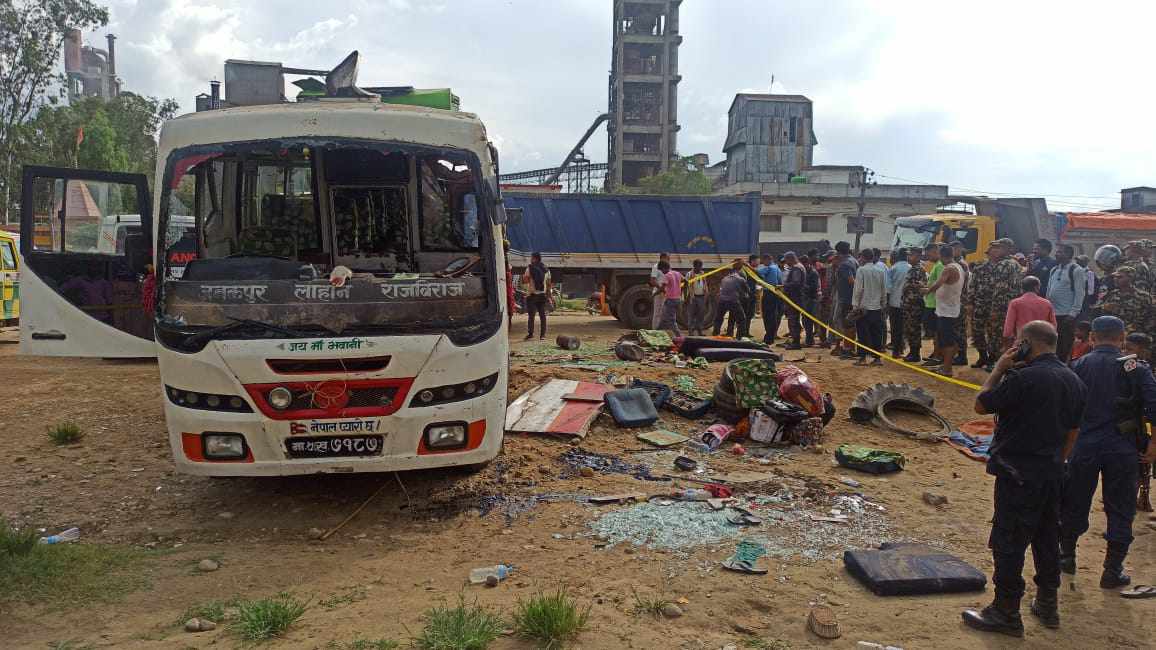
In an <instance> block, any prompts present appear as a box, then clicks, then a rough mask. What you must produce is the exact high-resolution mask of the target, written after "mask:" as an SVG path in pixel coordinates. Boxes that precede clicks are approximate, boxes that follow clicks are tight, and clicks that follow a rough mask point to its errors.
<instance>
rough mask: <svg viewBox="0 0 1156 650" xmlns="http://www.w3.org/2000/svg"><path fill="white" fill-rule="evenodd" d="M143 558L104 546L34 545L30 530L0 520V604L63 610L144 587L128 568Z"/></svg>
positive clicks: (127, 550) (132, 551) (140, 578)
mask: <svg viewBox="0 0 1156 650" xmlns="http://www.w3.org/2000/svg"><path fill="white" fill-rule="evenodd" d="M144 556H145V553H143V552H142V551H138V550H135V549H131V548H124V547H119V546H108V545H104V544H39V543H37V536H36V534H35V533H34V532H29V531H18V530H15V529H14V528H12V527H11V526H10V525H9V524H7V523H6V522H0V603H4V602H21V603H28V604H33V603H50V604H51V606H52V608H53V609H66V608H69V607H73V606H76V605H89V604H91V602H92V601H99V602H105V601H110V600H115V599H117V598H119V597H120V596H123V595H124V594H126V593H128V592H130V591H133V590H134V589H138V588H140V587H142V586H144V584H145V580H144V578H143V577H141V576H140V575H138V574H134V573H133V572H132V571H131V570H130V569H132V567H133V566H134V565H135V564H136V563H137V562H138V561H139V560H141V559H142V558H143V557H144Z"/></svg>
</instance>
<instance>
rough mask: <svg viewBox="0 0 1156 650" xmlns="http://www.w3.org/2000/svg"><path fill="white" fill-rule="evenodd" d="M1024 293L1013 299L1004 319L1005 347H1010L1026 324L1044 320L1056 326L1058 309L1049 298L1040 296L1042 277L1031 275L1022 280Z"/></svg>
mask: <svg viewBox="0 0 1156 650" xmlns="http://www.w3.org/2000/svg"><path fill="white" fill-rule="evenodd" d="M1020 289H1022V290H1023V295H1021V296H1020V297H1019V298H1016V299H1015V300H1013V301H1011V303H1010V304H1008V307H1007V317H1005V318H1004V321H1003V342H1004V347H1005V348H1010V347H1011V346H1012V345H1013V344H1014V343H1015V340H1016V338H1018V337H1019V335H1020V330H1022V329H1023V327H1024V325H1027V324H1028V323H1030V322H1032V321H1034V320H1042V321H1044V322H1046V323H1051V324H1052V327H1055V326H1056V310H1055V309H1053V308H1052V303H1051V301H1049V300H1048V299H1047V298H1044V297H1042V296H1040V279H1039V278H1037V277H1036V276H1034V275H1029V276H1027V277H1025V278H1024V279H1023V280H1022V281H1020Z"/></svg>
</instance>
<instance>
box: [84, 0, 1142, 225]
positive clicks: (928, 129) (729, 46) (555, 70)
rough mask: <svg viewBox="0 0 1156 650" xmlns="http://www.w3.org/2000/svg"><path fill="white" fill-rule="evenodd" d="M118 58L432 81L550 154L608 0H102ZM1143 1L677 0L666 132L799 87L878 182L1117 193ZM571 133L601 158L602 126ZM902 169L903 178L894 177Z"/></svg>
mask: <svg viewBox="0 0 1156 650" xmlns="http://www.w3.org/2000/svg"><path fill="white" fill-rule="evenodd" d="M108 4H109V5H110V9H111V21H110V24H109V27H108V28H107V29H103V30H100V31H98V32H96V33H95V34H93V35H89V36H87V37H86V38H87V39H88V42H91V43H93V44H95V45H97V46H98V47H103V46H104V41H103V34H104V33H106V32H109V31H111V32H114V33H116V34H117V35H118V36H119V40H118V41H117V48H118V56H117V58H118V61H117V67H118V72H119V74H120V76H121V77H122V79H123V80H124V83H125V87H126V88H127V89H129V90H132V91H134V92H139V93H143V94H148V95H155V96H159V97H173V98H175V99H177V100H178V101H180V102H181V106H182V108H183V109H186V110H192V107H193V97H194V96H195V95H196V94H198V93H200V92H207V88H208V81H209V80H210V79H212V78H222V76H223V67H222V66H223V62H224V60H225V59H227V58H247V59H256V60H265V61H281V62H283V63H285V64H286V65H291V66H299V67H313V68H329V67H332V66H333V65H335V64H336V63H337V62H338V61H340V60H341V58H342V57H343V56H344V55H345V54H347V53H348V52H349V51H350V50H352V49H358V50H360V51H361V53H362V59H361V61H362V63H361V75H360V83H361V84H362V85H413V86H417V87H426V88H432V87H445V86H449V87H452V88H453V89H454V92H456V93H457V94H458V95H459V96H460V97H461V98H462V107H463V109H464V110H468V111H472V112H475V113H477V114H478V115H479V116H480V117H481V118H482V119H483V120H484V121H485V123H486V125H487V127H488V128H489V132H490V135H491V138H492V139H493V140H494V141H495V142H496V143H497V145H498V146H499V148H500V150H501V154H502V163H503V171H520V170H526V169H535V168H539V167H550V166H555V165H557V164H558V163H560V162H561V160H562V158H563V157H564V156H565V154H566V152H567V151H568V150H569V149H570V147H572V146H573V144H574V143H575V142H576V141H577V139H578V138H579V137H580V136H581V134H582V133H583V132H584V131H585V130H586V127H587V126H589V124H590V122H591V121H592V120H593V119H594V117H595V116H597V115H598V114H599V113H601V112H604V111H605V110H606V104H607V97H606V89H607V75H608V71H609V68H610V39H611V24H610V23H611V6H612V2H611V0H325V1H322V2H303V1H299V0H197V1H196V2H193V1H188V0H109V1H108ZM1154 24H1156V2H1139V1H1137V2H1118V3H1117V2H1112V1H1101V2H1095V3H1087V2H1080V3H1075V2H1067V1H1065V0H1052V1H1050V2H1044V1H1040V2H1034V1H1029V0H1011V1H1009V0H1002V1H1000V2H988V1H986V0H985V1H973V2H969V3H950V4H948V3H941V2H926V1H924V2H900V1H898V0H887V1H884V2H862V1H861V2H854V1H846V2H843V1H833V0H822V1H820V2H777V1H772V0H686V1H685V2H684V3H683V5H682V12H681V33H682V35H683V37H684V41H683V44H682V47H681V48H680V50H679V68H680V70H679V71H680V73H681V74H682V77H683V79H682V83H681V84H680V86H679V97H678V101H679V107H678V115H679V122H680V123H681V124H682V131H681V133H680V134H679V140H678V147H679V150H680V153H682V154H691V153H699V152H704V153H707V154H709V155H710V157H711V161H712V162H715V161H717V160H719V159H720V158H721V157H722V151H721V148H722V144H723V141H724V139H725V138H726V111H727V108H728V107H729V105H730V102H731V100H732V99H733V97H734V93H736V92H741V91H748V92H749V91H755V92H766V91H767V90H768V88H769V87H770V82H771V76H772V75H773V76H774V79H775V83H774V87H773V90H774V92H781V93H800V94H804V95H806V96H808V97H810V98H811V99H812V100H814V103H815V105H814V111H815V132H816V135H817V137H818V140H819V143H820V144H819V146H818V147H816V149H815V163H816V164H864V165H867V166H868V167H871V168H872V169H874V170H875V171H876V172H877V173H878V174H880V175H881V178H880V179H879V180H880V181H881V182H888V183H898V182H906V181H910V180H913V181H918V182H924V183H935V184H947V185H950V186H951V189H952V191H955V192H960V193H968V192H974V193H979V192H983V193H988V194H995V193H1007V194H1014V195H1021V196H1024V195H1027V196H1042V195H1046V196H1048V197H1049V202H1048V203H1049V207H1050V208H1051V209H1053V210H1072V211H1086V210H1090V209H1094V208H1097V207H1119V197H1118V194H1117V192H1118V190H1119V189H1120V188H1123V187H1129V186H1134V185H1156V119H1154V118H1153V113H1154V109H1153V107H1154V106H1156V85H1154V84H1153V83H1152V77H1151V69H1150V64H1151V61H1152V55H1151V41H1152V38H1153V36H1152V25H1154ZM587 155H588V157H589V158H590V159H592V160H595V161H603V160H605V159H606V137H605V131H601V132H599V133H598V134H596V135H595V136H594V137H593V138H592V142H591V144H590V145H588V147H587ZM900 179H903V180H900Z"/></svg>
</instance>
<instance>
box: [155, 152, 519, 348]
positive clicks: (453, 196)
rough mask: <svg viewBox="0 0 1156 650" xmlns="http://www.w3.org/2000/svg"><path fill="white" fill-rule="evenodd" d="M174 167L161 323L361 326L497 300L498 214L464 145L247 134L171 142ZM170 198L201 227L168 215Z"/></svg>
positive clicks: (444, 314) (446, 314)
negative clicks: (206, 143)
mask: <svg viewBox="0 0 1156 650" xmlns="http://www.w3.org/2000/svg"><path fill="white" fill-rule="evenodd" d="M170 167H171V169H172V170H173V171H172V172H171V174H172V177H171V178H170V180H169V181H168V182H167V183H166V190H165V194H164V195H163V197H162V203H161V214H160V215H159V228H160V230H159V232H162V233H165V236H163V237H162V242H163V246H164V255H163V257H162V264H161V268H159V269H158V273H159V274H161V275H160V277H163V279H164V281H163V286H162V291H161V296H162V301H161V309H162V313H161V321H162V323H167V324H168V325H171V326H174V327H182V328H187V327H190V326H196V327H218V328H219V327H220V326H222V325H227V324H229V323H230V322H234V321H235V320H236V319H249V320H255V321H261V322H266V323H271V324H273V325H276V326H280V327H283V328H287V329H290V330H296V329H301V328H300V327H298V326H300V325H304V324H324V325H325V326H326V327H328V328H330V329H332V330H333V331H336V332H342V331H346V330H350V331H354V330H355V331H360V332H366V331H370V330H373V329H375V328H376V329H379V330H388V329H390V328H391V326H394V325H404V326H405V327H412V326H414V325H416V324H420V323H427V324H431V323H432V324H438V323H440V324H443V325H447V326H449V325H452V324H455V323H460V322H467V321H470V320H471V319H475V320H476V319H477V318H478V317H479V315H483V314H489V315H492V314H493V313H496V299H495V295H496V286H495V282H496V278H495V276H494V272H493V268H494V261H493V250H494V244H493V241H494V239H493V237H494V235H493V229H492V221H491V220H490V219H489V218H488V212H487V210H486V209H485V206H486V205H487V204H486V202H485V201H481V200H479V196H482V195H483V193H484V191H485V185H484V183H483V182H482V178H481V174H480V171H479V167H480V165H479V163H478V161H477V159H476V157H475V156H474V155H473V154H471V153H469V152H463V151H445V150H434V149H428V148H424V147H412V146H392V147H391V146H384V145H374V146H367V145H355V144H345V143H333V142H310V141H294V142H293V143H291V144H287V143H282V142H276V143H256V144H253V143H248V144H245V145H243V146H242V145H238V146H228V147H220V148H216V150H214V151H211V152H209V153H206V152H205V150H204V149H203V148H199V150H198V151H194V152H185V153H183V154H182V152H176V153H175V154H174V155H173V158H172V161H171V163H170ZM177 200H179V201H180V202H181V203H184V204H186V205H191V206H192V209H191V212H193V214H194V215H195V224H196V227H195V228H187V229H173V228H169V227H168V225H169V221H170V220H171V219H173V218H175V216H170V215H175V213H173V212H172V209H169V206H174V205H177ZM220 331H221V332H222V333H224V334H228V333H230V332H236V331H237V330H236V329H235V328H222V329H220Z"/></svg>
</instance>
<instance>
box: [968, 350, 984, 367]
mask: <svg viewBox="0 0 1156 650" xmlns="http://www.w3.org/2000/svg"><path fill="white" fill-rule="evenodd" d="M986 365H987V353H985V352H980V353H979V358H978V359H976V360H975V363H973V364H971V367H972V368H975V369H976V370H979V369H980V368H983V367H984V366H986Z"/></svg>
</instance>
